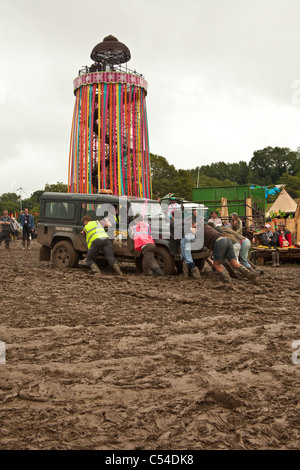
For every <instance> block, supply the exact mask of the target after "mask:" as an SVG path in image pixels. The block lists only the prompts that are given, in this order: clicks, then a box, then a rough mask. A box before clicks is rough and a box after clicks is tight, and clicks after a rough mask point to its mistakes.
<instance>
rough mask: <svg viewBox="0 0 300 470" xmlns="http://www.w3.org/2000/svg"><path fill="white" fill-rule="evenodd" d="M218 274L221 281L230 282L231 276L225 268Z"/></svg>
mask: <svg viewBox="0 0 300 470" xmlns="http://www.w3.org/2000/svg"><path fill="white" fill-rule="evenodd" d="M220 276H221V278H222V281H223V282H226V283H231V277H230V276H229V273H228V271H227V269H223V271H221V272H220Z"/></svg>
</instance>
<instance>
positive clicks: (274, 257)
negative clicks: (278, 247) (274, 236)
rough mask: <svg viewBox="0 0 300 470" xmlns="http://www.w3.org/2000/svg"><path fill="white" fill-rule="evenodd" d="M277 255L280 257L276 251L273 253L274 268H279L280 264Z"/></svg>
mask: <svg viewBox="0 0 300 470" xmlns="http://www.w3.org/2000/svg"><path fill="white" fill-rule="evenodd" d="M277 255H278V253H276V251H273V253H272V261H273V264H272V266H274V267H276V266H278V264H277ZM278 261H279V260H278Z"/></svg>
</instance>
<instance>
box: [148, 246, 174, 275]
mask: <svg viewBox="0 0 300 470" xmlns="http://www.w3.org/2000/svg"><path fill="white" fill-rule="evenodd" d="M154 257H155V259H156V261H157V262H158V265H159V266H160V268H161V269H162V270H163V272H164V275H165V276H169V275H171V274H173V273H174V270H175V261H174V258H173V257H172V255H171V254H170V252H169V251H168V250H167V249H166V248H164V247H162V246H157V247H156V251H155V255H154ZM142 266H143V272H144V273H145V274H147V272H146V268H145V264H144V260H143V259H142Z"/></svg>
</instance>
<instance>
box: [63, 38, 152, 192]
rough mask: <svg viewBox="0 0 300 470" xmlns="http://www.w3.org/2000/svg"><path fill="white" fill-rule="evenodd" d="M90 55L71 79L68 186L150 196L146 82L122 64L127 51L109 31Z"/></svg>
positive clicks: (125, 61)
mask: <svg viewBox="0 0 300 470" xmlns="http://www.w3.org/2000/svg"><path fill="white" fill-rule="evenodd" d="M90 57H91V59H92V60H93V61H94V63H93V64H92V65H91V66H90V67H85V68H84V69H82V70H80V71H79V75H78V77H77V78H76V79H75V80H74V94H75V106H74V112H73V121H72V130H71V142H70V155H69V171H68V190H69V192H71V193H101V192H109V193H110V192H111V193H113V194H117V195H132V196H137V197H144V198H151V195H152V190H151V175H150V152H149V136H148V122H147V111H146V95H147V87H148V84H147V82H146V80H145V79H144V77H143V76H142V75H141V74H139V73H137V72H136V71H131V70H129V69H128V68H127V62H128V61H129V60H130V58H131V54H130V51H129V49H128V47H127V46H125V44H122V43H121V42H119V41H118V39H117V38H115V37H114V36H107V37H106V38H104V40H103V42H101V43H99V44H97V46H95V47H94V49H93V50H92V52H91V56H90ZM124 63H126V66H124V65H121V64H124Z"/></svg>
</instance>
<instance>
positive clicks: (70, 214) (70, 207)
mask: <svg viewBox="0 0 300 470" xmlns="http://www.w3.org/2000/svg"><path fill="white" fill-rule="evenodd" d="M74 215H75V204H74V203H73V202H55V201H47V202H46V204H45V216H46V217H49V218H52V219H66V220H72V219H74Z"/></svg>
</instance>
